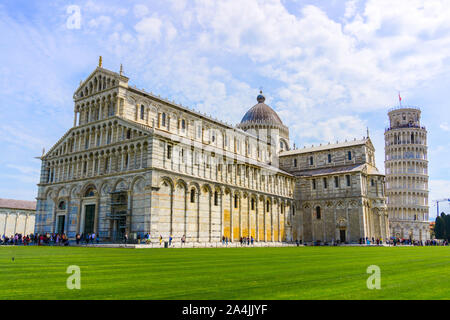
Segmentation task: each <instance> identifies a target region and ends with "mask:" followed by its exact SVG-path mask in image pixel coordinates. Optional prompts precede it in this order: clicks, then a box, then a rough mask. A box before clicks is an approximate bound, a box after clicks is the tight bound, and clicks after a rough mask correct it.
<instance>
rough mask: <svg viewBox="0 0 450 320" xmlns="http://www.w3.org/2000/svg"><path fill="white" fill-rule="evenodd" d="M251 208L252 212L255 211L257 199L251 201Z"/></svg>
mask: <svg viewBox="0 0 450 320" xmlns="http://www.w3.org/2000/svg"><path fill="white" fill-rule="evenodd" d="M251 208H252V210H255V199H253V198H252V200H251Z"/></svg>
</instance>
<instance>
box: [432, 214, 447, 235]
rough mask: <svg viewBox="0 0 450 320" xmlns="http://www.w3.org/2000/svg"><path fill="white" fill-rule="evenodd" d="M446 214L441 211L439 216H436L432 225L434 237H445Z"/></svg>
mask: <svg viewBox="0 0 450 320" xmlns="http://www.w3.org/2000/svg"><path fill="white" fill-rule="evenodd" d="M445 219H446V214H445V213H443V212H442V213H441V215H440V216H437V217H436V224H435V225H434V234H435V236H436V239H446V238H447V234H446V223H445V222H446V221H445Z"/></svg>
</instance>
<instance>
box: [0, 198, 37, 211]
mask: <svg viewBox="0 0 450 320" xmlns="http://www.w3.org/2000/svg"><path fill="white" fill-rule="evenodd" d="M0 208H9V209H22V210H36V201H27V200H14V199H2V198H0Z"/></svg>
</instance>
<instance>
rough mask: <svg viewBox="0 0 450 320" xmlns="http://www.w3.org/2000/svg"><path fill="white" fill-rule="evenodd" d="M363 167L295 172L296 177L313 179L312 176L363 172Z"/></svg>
mask: <svg viewBox="0 0 450 320" xmlns="http://www.w3.org/2000/svg"><path fill="white" fill-rule="evenodd" d="M363 167H364V164H352V165H350V166H342V167H330V168H319V169H312V170H304V171H300V172H294V175H295V176H299V177H311V176H317V175H327V174H333V173H344V172H352V171H361V170H362V169H363Z"/></svg>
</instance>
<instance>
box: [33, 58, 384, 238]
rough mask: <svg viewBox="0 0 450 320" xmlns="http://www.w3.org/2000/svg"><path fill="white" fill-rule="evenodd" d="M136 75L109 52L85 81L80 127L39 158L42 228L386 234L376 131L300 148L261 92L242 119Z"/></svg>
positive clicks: (114, 232)
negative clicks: (195, 105)
mask: <svg viewBox="0 0 450 320" xmlns="http://www.w3.org/2000/svg"><path fill="white" fill-rule="evenodd" d="M128 82H129V78H127V77H126V76H125V75H124V74H123V71H122V67H121V69H120V71H119V72H118V73H117V72H113V71H110V70H107V69H105V68H103V66H102V63H101V59H100V62H99V66H98V67H97V68H96V69H95V70H94V72H92V74H91V75H90V76H89V77H88V78H87V79H86V80H85V81H83V82H81V83H80V86H79V87H78V89H76V91H75V93H74V96H73V98H74V122H73V127H72V128H70V129H69V130H68V131H67V132H66V133H65V134H64V136H62V137H61V138H60V139H59V140H58V142H56V144H55V145H54V146H53V147H52V148H51V149H50V150H49V151H48V152H47V153H45V154H43V156H42V157H41V160H42V165H41V176H40V182H39V184H38V187H39V188H38V197H37V209H36V211H37V214H36V225H35V232H36V233H47V232H48V233H53V232H58V233H66V234H67V235H68V237H69V238H71V239H73V238H75V235H76V234H88V233H96V234H97V235H98V236H99V238H100V239H101V240H104V241H121V239H123V237H124V236H125V235H128V237H129V239H137V238H138V237H141V238H142V237H143V236H144V235H146V234H150V237H151V239H152V241H157V239H158V238H159V237H160V236H162V237H163V238H164V239H168V237H169V236H172V237H173V238H174V239H180V238H181V237H183V236H184V237H185V238H186V241H187V242H198V243H209V242H220V241H221V240H222V239H223V238H228V239H229V241H233V242H235V241H239V239H241V238H242V237H244V238H245V237H249V238H253V239H254V241H257V242H291V241H297V240H298V241H301V242H302V243H312V242H315V243H334V242H341V243H359V241H361V239H365V238H370V239H372V238H374V239H377V238H378V239H386V238H387V237H388V232H389V222H388V216H387V210H386V196H385V187H384V183H385V182H384V175H382V174H380V172H379V171H378V170H377V168H376V166H375V150H374V147H373V145H372V142H371V140H370V138H369V137H365V138H364V139H361V140H356V139H355V140H352V141H345V142H337V143H335V144H324V145H318V146H312V147H309V148H303V149H296V148H291V147H290V141H289V128H288V127H287V126H285V125H284V124H283V122H282V120H281V119H280V117H279V116H278V115H277V113H276V112H275V111H274V110H273V109H272V108H271V107H270V106H268V105H267V104H265V97H264V95H263V93H262V92H260V94H259V95H258V96H257V99H256V100H257V104H256V105H255V106H253V107H251V108H250V109H249V110H248V111H247V112H246V113H245V115H244V116H243V118H242V121H241V122H240V123H239V124H238V125H236V126H232V125H229V124H226V123H224V122H222V121H219V120H217V119H214V118H212V117H210V116H207V115H205V114H202V113H199V112H196V111H194V110H191V109H189V108H187V107H185V106H182V105H179V104H176V103H174V102H171V101H168V100H166V99H164V98H161V97H160V96H157V95H155V94H153V93H149V92H147V91H145V90H141V89H137V88H136V87H133V86H130V85H129V83H128Z"/></svg>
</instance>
